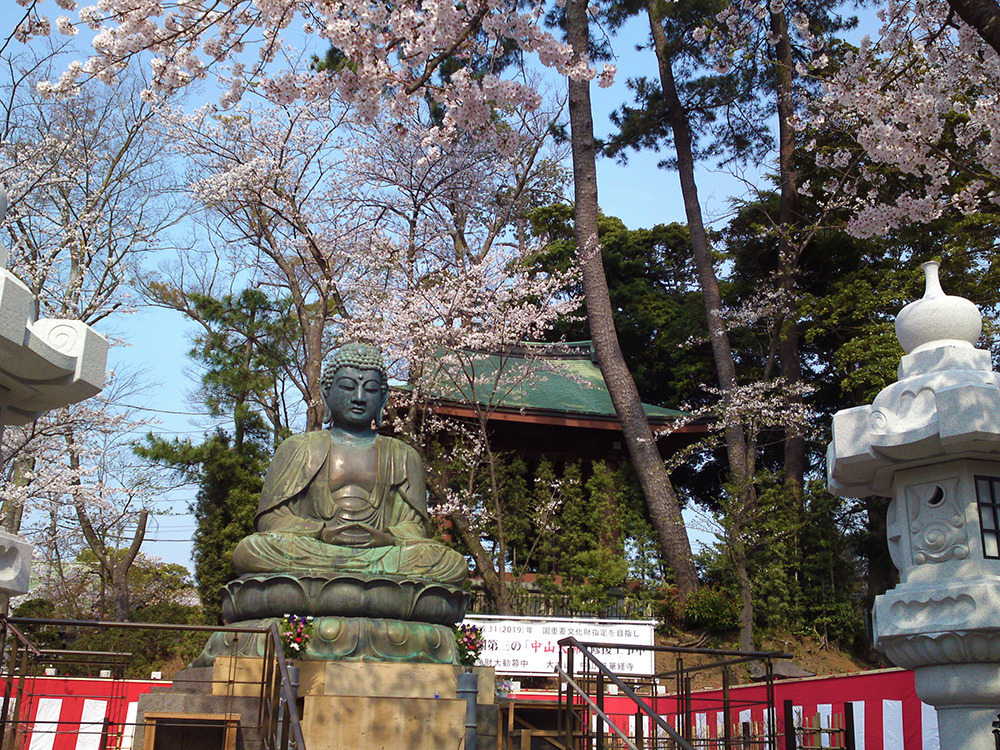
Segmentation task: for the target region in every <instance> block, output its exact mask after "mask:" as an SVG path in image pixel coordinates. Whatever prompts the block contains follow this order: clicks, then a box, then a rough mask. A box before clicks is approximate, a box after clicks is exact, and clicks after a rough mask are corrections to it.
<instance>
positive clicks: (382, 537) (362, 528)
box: [319, 523, 395, 548]
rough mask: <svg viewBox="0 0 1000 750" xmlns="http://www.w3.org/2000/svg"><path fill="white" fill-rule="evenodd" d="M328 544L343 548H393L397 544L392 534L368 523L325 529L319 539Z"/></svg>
mask: <svg viewBox="0 0 1000 750" xmlns="http://www.w3.org/2000/svg"><path fill="white" fill-rule="evenodd" d="M319 538H320V539H321V540H322V541H324V542H326V543H327V544H336V545H340V546H343V547H362V548H368V547H391V546H393V544H395V539H393V536H392V534H390V533H389V532H388V531H382V530H381V529H376V528H375V527H374V526H369V525H368V524H366V523H349V524H343V525H341V526H332V527H329V526H328V527H325V528H324V529H323V531H322V532H321V533H320V537H319Z"/></svg>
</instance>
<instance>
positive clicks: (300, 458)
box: [233, 430, 469, 584]
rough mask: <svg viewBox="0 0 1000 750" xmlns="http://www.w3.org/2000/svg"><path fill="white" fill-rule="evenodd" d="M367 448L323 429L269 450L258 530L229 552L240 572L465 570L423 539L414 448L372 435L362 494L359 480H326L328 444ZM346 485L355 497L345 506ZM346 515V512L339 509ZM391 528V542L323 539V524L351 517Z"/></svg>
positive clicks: (418, 574)
mask: <svg viewBox="0 0 1000 750" xmlns="http://www.w3.org/2000/svg"><path fill="white" fill-rule="evenodd" d="M335 450H336V451H351V450H366V448H357V447H351V446H343V445H336V446H335V445H334V439H333V437H332V436H331V435H330V433H329V432H328V431H326V430H320V431H318V432H307V433H305V434H302V435H295V436H293V437H290V438H288V439H287V440H285V441H284V442H283V443H281V445H279V446H278V449H277V450H276V451H275V454H274V459H273V460H272V462H271V466H270V468H269V469H268V472H267V477H266V478H265V480H264V487H263V489H262V490H261V496H260V505H259V506H258V508H257V515H256V518H255V524H256V528H257V533H256V534H251V535H250V536H248V537H246V538H245V539H243V540H242V541H241V542H240V543H239V544H238V545H237V546H236V550H235V551H234V553H233V563H234V565H235V567H236V570H237V571H238V572H239V573H241V574H247V573H278V572H291V573H300V574H301V573H312V574H318V575H328V574H333V573H337V572H351V573H370V574H376V575H380V574H389V575H394V576H407V577H413V578H421V579H424V580H431V581H438V582H441V583H450V584H458V583H461V582H462V581H464V580H465V579H466V578H467V577H468V575H469V569H468V564H467V563H466V561H465V558H464V557H462V555H460V554H458V553H457V552H455V551H454V550H452V549H449V548H448V547H445V546H444V545H443V544H440V543H439V542H436V541H434V540H432V539H430V538H429V533H428V520H429V519H428V516H427V490H426V485H425V483H424V474H423V466H422V464H421V462H420V458H419V456H418V455H417V452H416V451H415V450H413V448H411V447H410V446H408V445H407V444H406V443H403V442H401V441H399V440H395V439H394V438H388V437H384V436H382V435H379V436H377V437H376V438H375V443H374V450H375V483H374V487H373V488H372V490H371V493H370V494H368V496H367V498H362V499H361V509H360V510H359V509H358V499H359V498H358V497H357V496H359V495H361V496H364V495H365V494H367V493H366V492H365V491H364V490H363V488H362V487H361V486H358V485H363V482H358V483H357V484H353V483H345V482H341V483H340V486H337V487H333V486H331V481H330V475H331V473H330V470H329V466H328V464H329V463H330V461H331V460H332V457H333V452H334V451H335ZM345 491H346V492H347V493H348V494H349V495H350V496H351V502H352V503H354V505H353V506H352V508H351V509H346V510H345V506H344V493H345ZM345 514H346V515H345ZM352 520H353V521H358V522H363V523H365V524H367V525H369V526H371V527H373V528H375V529H380V530H383V531H387V532H389V534H391V535H392V540H393V544H392V545H390V546H375V547H363V546H347V545H341V544H331V543H329V542H326V541H323V540H322V538H321V534H322V533H323V531H324V529H326V528H331V527H335V526H339V525H342V524H343V523H345V521H346V522H350V521H352Z"/></svg>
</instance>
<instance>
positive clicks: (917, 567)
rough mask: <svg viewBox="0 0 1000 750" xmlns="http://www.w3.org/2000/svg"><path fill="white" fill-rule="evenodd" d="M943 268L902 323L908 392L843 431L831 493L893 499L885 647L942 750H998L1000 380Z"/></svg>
mask: <svg viewBox="0 0 1000 750" xmlns="http://www.w3.org/2000/svg"><path fill="white" fill-rule="evenodd" d="M938 266H939V264H938V263H925V264H924V265H923V269H924V273H925V275H926V289H925V292H924V296H923V298H922V299H920V300H917V301H916V302H912V303H910V304H909V305H907V306H906V307H904V308H903V310H902V311H901V312H900V313H899V315H898V316H897V318H896V336H897V338H898V339H899V343H900V344H901V345H902V347H903V350H904V351H905V352H906V355H905V356H904V357H903V358H902V360H901V361H900V365H899V375H898V378H899V379H898V381H897V382H895V383H893V384H892V385H890V386H888V387H887V388H885V389H884V390H883V391H882V392H881V393H879V394H878V396H876V397H875V400H874V401H873V402H872V404H871V405H869V406H861V407H857V408H854V409H845V410H843V411H840V412H838V413H837V414H836V415H835V416H834V418H833V440H832V442H831V443H830V446H829V448H828V450H827V472H828V482H829V488H830V491H831V492H832V493H834V494H836V495H842V496H850V497H866V496H870V495H882V496H887V497H890V498H892V500H891V502H890V505H889V513H888V520H887V526H886V529H887V537H888V543H889V552H890V555H891V557H892V561H893V563H895V565H896V567H897V568H898V569H899V578H900V581H899V584H898V585H897V586H896V587H895V588H893V589H892V590H891V591H889V592H887V593H886V594H884V595H882V596H879V597H877V598H876V600H875V608H874V612H873V622H874V631H875V646H876V647H877V648H878V649H879V650H880V651H882V652H883V653H885V654H886V656H888V657H889V658H890V659H891V660H892V661H893V662H894V663H895V664H897V665H899V666H901V667H906V668H908V669H912V670H913V671H914V674H915V680H916V689H917V694H918V695H919V696H920V699H921V700H922V701H924V702H925V703H928V704H930V705H932V706H934V707H935V708H936V709H937V715H938V728H939V734H940V739H941V748H942V750H994V748H995V747H996V743H995V741H994V734H993V731H992V730H993V726H992V723H993V722H994V721H996V720H997V714H998V713H1000V376H998V375H997V373H995V372H993V367H992V364H991V361H990V353H989V352H988V351H985V350H982V349H977V348H976V343H977V342H978V340H979V335H980V332H981V328H982V318H981V316H980V313H979V309H978V308H977V307H976V306H975V305H974V304H972V303H971V302H970V301H968V300H966V299H963V298H961V297H953V296H950V295H946V294H945V293H944V292H943V291H942V289H941V285H940V282H939V280H938Z"/></svg>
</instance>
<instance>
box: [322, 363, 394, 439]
mask: <svg viewBox="0 0 1000 750" xmlns="http://www.w3.org/2000/svg"><path fill="white" fill-rule="evenodd" d="M383 385H384V384H383V382H382V375H381V373H379V371H378V370H359V369H358V368H357V367H351V366H345V367H341V368H340V369H339V370H337V373H336V375H335V377H334V380H333V385H331V386H330V390H328V391H327V392H326V405H327V408H328V409H329V410H330V414H331V415H332V416H333V424H334V425H336V426H337V427H341V428H343V429H345V430H352V431H354V430H367V429H370V428H371V426H372V421H374V419H375V417H377V416H378V414H379V412H380V411H381V410H382V405H383V404H382V402H383V399H384V393H383Z"/></svg>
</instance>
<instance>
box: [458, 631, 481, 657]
mask: <svg viewBox="0 0 1000 750" xmlns="http://www.w3.org/2000/svg"><path fill="white" fill-rule="evenodd" d="M455 644H456V645H457V646H458V658H459V660H461V662H462V664H463V665H465V666H466V667H471V666H473V665H474V664H475V663H476V660H477V659H478V658H479V654H481V653H482V651H483V631H482V630H480V629H479V628H478V627H476V626H475V625H459V626H458V629H457V630H456V631H455Z"/></svg>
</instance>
